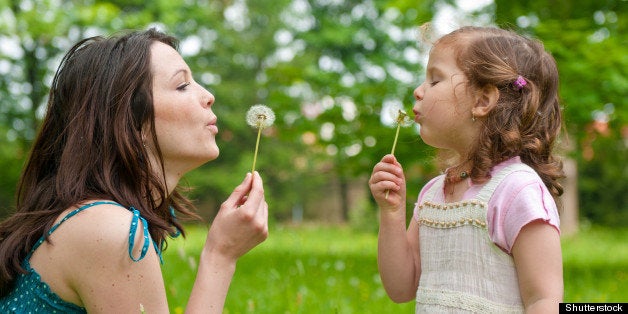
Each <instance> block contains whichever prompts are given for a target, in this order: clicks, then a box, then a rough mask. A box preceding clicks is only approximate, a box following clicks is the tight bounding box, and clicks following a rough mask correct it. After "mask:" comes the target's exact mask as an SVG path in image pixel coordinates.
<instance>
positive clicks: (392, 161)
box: [369, 154, 406, 211]
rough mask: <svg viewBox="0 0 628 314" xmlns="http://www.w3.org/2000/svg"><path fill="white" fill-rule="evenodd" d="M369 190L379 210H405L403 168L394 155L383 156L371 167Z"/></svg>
mask: <svg viewBox="0 0 628 314" xmlns="http://www.w3.org/2000/svg"><path fill="white" fill-rule="evenodd" d="M369 188H370V189H371V194H373V197H374V198H375V201H376V202H377V205H378V206H379V208H380V209H382V210H388V211H397V210H400V209H404V208H405V202H406V179H405V177H404V175H403V168H402V167H401V164H400V163H399V162H397V159H396V158H395V156H394V155H392V154H388V155H386V156H384V158H382V160H381V161H380V162H379V163H377V164H376V165H375V167H373V173H372V174H371V178H370V179H369ZM386 195H388V197H387V196H386Z"/></svg>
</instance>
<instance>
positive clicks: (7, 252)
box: [0, 29, 268, 313]
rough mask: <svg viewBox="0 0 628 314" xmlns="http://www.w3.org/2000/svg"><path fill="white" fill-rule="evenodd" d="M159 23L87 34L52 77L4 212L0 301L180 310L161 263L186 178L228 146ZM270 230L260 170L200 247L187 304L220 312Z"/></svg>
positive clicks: (38, 306) (38, 307)
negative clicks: (12, 208)
mask: <svg viewBox="0 0 628 314" xmlns="http://www.w3.org/2000/svg"><path fill="white" fill-rule="evenodd" d="M176 43H177V41H176V39H175V38H173V37H170V36H167V35H166V34H163V33H161V32H158V31H156V30H153V29H151V30H147V31H141V32H139V31H138V32H131V33H128V34H123V35H122V36H116V37H111V38H101V37H94V38H88V39H85V40H82V41H80V42H79V43H77V44H76V45H75V46H74V47H72V49H70V51H69V52H68V53H67V54H66V56H65V57H64V59H63V60H62V62H61V66H60V67H59V69H58V70H57V73H56V75H55V77H54V80H53V82H52V87H51V90H50V97H49V101H48V108H47V113H46V117H45V118H44V120H43V123H42V127H41V130H40V132H39V134H38V136H37V139H36V140H35V143H34V145H33V149H32V152H31V154H30V156H29V159H28V162H27V163H26V167H25V169H24V172H23V174H22V178H21V181H20V185H19V188H18V193H17V211H16V212H15V214H14V215H12V216H11V217H9V218H7V219H6V220H4V221H2V222H1V223H0V313H34V312H38V313H86V312H89V313H140V311H141V310H144V311H145V312H146V313H168V302H167V300H166V289H165V287H164V282H163V278H162V275H161V264H160V261H161V251H162V250H163V249H164V248H165V243H166V239H167V238H168V237H169V236H176V235H177V234H179V232H180V231H182V230H181V229H182V225H181V224H180V222H179V221H178V220H177V218H176V217H175V213H177V214H178V217H179V218H182V217H186V216H187V217H189V216H195V214H194V212H193V211H191V204H190V202H189V201H188V200H187V199H185V198H184V197H183V196H182V195H181V194H179V192H178V191H177V189H176V187H177V185H178V182H179V179H181V177H182V176H183V175H184V174H185V173H186V172H188V171H190V170H192V169H194V168H196V167H199V166H200V165H202V164H204V163H206V162H208V161H211V160H214V159H216V158H217V157H218V154H219V149H218V146H217V144H216V134H217V133H218V127H217V125H216V123H217V117H216V115H215V114H214V112H213V110H212V108H213V105H214V96H213V95H212V94H211V93H209V92H208V91H207V90H206V89H205V88H203V87H202V86H201V85H199V84H198V83H196V82H195V81H194V79H193V77H192V72H191V70H190V68H189V67H188V65H187V64H186V63H185V61H184V60H183V59H182V58H181V55H180V54H179V53H178V52H177V50H176ZM267 235H268V204H267V203H266V201H265V198H264V188H263V182H262V179H261V178H260V176H259V174H257V172H255V173H253V174H248V175H247V176H246V178H244V179H243V181H242V183H241V184H240V185H239V186H238V187H236V188H235V190H234V191H233V193H231V195H230V196H229V198H228V199H227V200H226V201H225V202H224V203H222V205H221V207H220V210H219V212H218V214H217V215H216V217H215V219H214V221H213V223H212V225H211V228H210V230H209V232H208V235H207V238H206V240H205V245H204V247H203V249H202V252H201V254H200V260H199V264H198V265H199V266H198V271H197V277H196V280H195V282H194V286H193V288H192V292H191V295H190V299H189V302H188V304H187V308H186V311H187V313H222V309H223V304H224V301H225V297H226V294H227V291H228V289H229V285H230V283H231V279H232V276H233V274H234V271H235V265H236V261H237V260H238V258H239V257H240V256H242V255H243V254H245V253H246V252H248V251H249V250H250V249H252V248H253V247H255V246H256V245H258V244H259V243H261V242H262V241H264V240H265V239H266V237H267Z"/></svg>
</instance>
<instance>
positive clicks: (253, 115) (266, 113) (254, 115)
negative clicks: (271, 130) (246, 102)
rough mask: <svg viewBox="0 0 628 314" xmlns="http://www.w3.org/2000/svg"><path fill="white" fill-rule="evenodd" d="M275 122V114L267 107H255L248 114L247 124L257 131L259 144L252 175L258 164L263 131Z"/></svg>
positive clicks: (256, 146)
mask: <svg viewBox="0 0 628 314" xmlns="http://www.w3.org/2000/svg"><path fill="white" fill-rule="evenodd" d="M273 122H275V113H274V112H273V110H272V109H270V108H268V107H267V106H264V105H254V106H252V107H251V108H250V109H249V111H248V112H247V113H246V123H248V124H249V125H250V126H252V127H254V128H256V129H257V142H256V143H255V155H254V156H253V168H252V170H251V173H253V172H254V171H255V163H256V162H257V151H258V149H259V139H260V137H261V135H262V129H264V128H267V127H269V126H271V125H273Z"/></svg>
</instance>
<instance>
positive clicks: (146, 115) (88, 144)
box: [0, 29, 198, 296]
mask: <svg viewBox="0 0 628 314" xmlns="http://www.w3.org/2000/svg"><path fill="white" fill-rule="evenodd" d="M156 41H159V42H162V43H165V44H167V45H170V46H171V47H173V48H175V49H176V47H177V40H176V39H175V38H173V37H170V36H167V35H165V34H163V33H161V32H159V31H156V30H154V29H150V30H147V31H141V32H130V33H127V34H123V35H121V36H115V37H111V38H103V37H92V38H88V39H84V40H82V41H80V42H79V43H77V44H76V45H74V47H72V48H71V49H70V51H69V52H68V53H67V54H66V55H65V56H64V58H63V59H62V61H61V65H60V66H59V69H58V70H57V72H56V74H55V76H54V80H53V82H52V87H51V89H50V94H49V98H48V105H47V113H46V116H45V118H44V120H43V122H42V125H41V128H40V130H39V133H38V135H37V138H36V139H35V142H34V145H33V148H32V151H31V153H30V156H29V158H28V161H27V162H26V166H25V168H24V171H23V173H22V177H21V179H20V182H19V185H18V192H17V195H16V207H17V209H16V212H15V213H14V214H13V215H12V216H11V217H9V218H7V219H6V220H4V221H2V222H1V223H0V296H4V295H6V294H7V293H8V292H9V291H10V289H11V286H12V284H13V281H14V279H15V277H16V275H17V274H18V273H19V272H22V273H23V272H25V270H24V269H23V268H22V267H21V263H22V261H23V260H24V258H25V257H26V255H27V254H28V253H29V252H30V250H31V248H32V247H33V245H34V243H35V242H36V241H37V240H38V239H39V238H40V237H41V236H42V235H44V234H46V233H47V232H48V230H50V228H51V227H52V225H53V223H54V221H55V220H56V219H57V218H58V217H59V215H60V214H61V213H62V212H63V211H64V210H66V209H67V208H69V207H72V206H76V205H77V204H80V203H81V202H84V201H86V200H97V199H105V200H112V201H115V202H118V203H120V204H121V205H123V206H125V207H127V208H128V207H134V208H136V209H137V210H139V211H140V213H141V215H142V217H144V218H145V219H146V221H147V222H148V226H149V231H150V235H151V237H152V239H153V241H155V242H156V243H157V244H160V246H161V247H162V249H163V248H164V246H165V239H166V237H167V236H168V235H169V234H172V233H174V232H176V231H177V230H182V226H181V225H180V223H179V222H177V221H176V219H174V217H173V216H172V215H171V213H170V208H171V207H172V208H173V209H174V210H175V211H176V212H178V213H180V214H182V216H183V217H195V218H198V216H197V215H196V214H194V212H193V211H192V210H191V208H193V207H192V205H191V203H190V202H189V201H188V200H187V199H186V198H185V197H183V196H182V195H181V194H180V193H179V192H178V191H177V190H174V191H173V192H172V193H170V194H169V195H168V187H167V186H166V183H165V180H164V178H163V176H161V175H159V174H160V173H163V161H162V157H161V152H160V150H159V145H158V143H157V139H156V137H155V134H156V133H155V126H154V118H155V117H154V110H153V96H152V79H153V77H152V74H151V71H150V47H151V44H152V43H154V42H156ZM144 141H152V145H151V146H152V147H156V148H157V149H156V150H157V159H158V161H159V162H158V164H159V166H158V167H161V169H152V168H151V163H150V162H149V152H148V151H147V149H146V145H144ZM92 210H98V209H97V208H94V209H92Z"/></svg>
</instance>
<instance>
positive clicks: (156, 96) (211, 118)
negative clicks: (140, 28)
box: [151, 42, 219, 176]
mask: <svg viewBox="0 0 628 314" xmlns="http://www.w3.org/2000/svg"><path fill="white" fill-rule="evenodd" d="M151 72H152V74H153V106H154V110H155V131H156V133H157V134H156V135H157V141H158V142H159V147H160V149H161V152H162V155H163V160H164V166H165V169H166V171H176V175H179V176H181V175H183V174H184V173H185V172H187V171H189V170H191V169H194V168H196V167H198V166H200V165H202V164H203V163H205V162H207V161H210V160H213V159H216V158H217V157H218V154H219V149H218V146H217V145H216V134H217V133H218V127H217V126H216V119H217V118H216V115H215V114H214V113H213V112H212V105H213V104H214V95H212V94H211V93H209V92H208V91H207V90H206V89H205V88H203V87H202V86H200V85H199V84H197V83H196V82H195V81H194V79H193V78H192V72H191V71H190V68H189V67H188V65H187V64H186V63H185V61H183V58H182V57H181V56H180V55H179V53H178V52H177V51H176V50H175V49H173V48H172V47H170V46H168V45H166V44H164V43H161V42H154V43H153V44H152V46H151Z"/></svg>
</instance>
